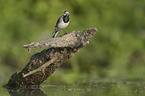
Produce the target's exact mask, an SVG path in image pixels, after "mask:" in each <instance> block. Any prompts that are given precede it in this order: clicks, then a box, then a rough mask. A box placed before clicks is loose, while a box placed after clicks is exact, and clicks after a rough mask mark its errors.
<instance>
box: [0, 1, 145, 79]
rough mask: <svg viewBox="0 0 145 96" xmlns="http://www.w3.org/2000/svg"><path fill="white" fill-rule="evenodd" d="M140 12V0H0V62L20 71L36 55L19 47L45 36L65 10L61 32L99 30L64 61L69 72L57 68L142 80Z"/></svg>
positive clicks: (143, 35)
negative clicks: (65, 22)
mask: <svg viewBox="0 0 145 96" xmlns="http://www.w3.org/2000/svg"><path fill="white" fill-rule="evenodd" d="M144 9H145V2H144V0H13V1H12V0H6V1H5V0H1V1H0V45H1V47H0V64H4V65H8V66H11V67H12V69H18V68H21V69H22V68H23V67H24V66H25V65H26V64H27V63H28V61H29V59H30V57H31V55H32V54H34V53H36V52H38V51H37V50H33V52H32V53H31V54H29V53H28V52H27V50H25V49H23V48H22V45H24V44H27V43H30V42H33V41H38V40H41V39H46V38H49V37H51V35H52V33H53V30H54V26H55V23H56V21H57V19H58V17H59V16H60V15H62V13H63V11H65V10H67V11H69V12H70V14H71V16H70V20H71V21H70V25H69V26H68V27H67V28H66V29H65V30H66V31H67V32H71V31H73V30H76V31H77V30H83V29H87V28H91V27H97V28H98V30H99V31H98V33H96V35H95V36H94V37H93V38H92V39H91V41H90V44H89V45H88V46H86V47H85V48H83V49H82V50H80V52H79V53H78V54H76V56H75V57H73V58H72V59H71V60H70V61H69V62H67V63H70V65H71V66H70V67H71V68H70V67H67V66H68V64H64V65H63V67H62V68H66V69H67V70H68V71H70V72H69V73H70V74H72V73H71V72H73V73H74V74H78V73H87V74H88V73H89V74H93V75H96V77H108V78H121V79H145V77H144V75H143V74H144V73H145V71H144V68H145V65H144V64H145V60H144V58H145V51H144V48H145V45H144V42H145V30H144V29H145V22H144V21H145V18H144V16H145V12H144V11H145V10H144ZM62 34H63V31H61V32H60V33H59V35H62ZM39 51H40V50H39ZM2 71H3V70H2ZM74 74H73V75H72V76H73V77H75V76H74ZM76 77H77V76H76Z"/></svg>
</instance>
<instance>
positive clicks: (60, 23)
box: [52, 11, 70, 38]
mask: <svg viewBox="0 0 145 96" xmlns="http://www.w3.org/2000/svg"><path fill="white" fill-rule="evenodd" d="M69 16H70V13H69V12H68V11H64V12H63V15H62V16H60V17H59V19H58V20H57V22H56V26H55V30H54V32H53V34H52V38H55V37H56V35H57V34H58V32H59V31H60V29H64V28H65V27H67V26H68V25H69V22H70V19H69ZM65 33H66V32H65Z"/></svg>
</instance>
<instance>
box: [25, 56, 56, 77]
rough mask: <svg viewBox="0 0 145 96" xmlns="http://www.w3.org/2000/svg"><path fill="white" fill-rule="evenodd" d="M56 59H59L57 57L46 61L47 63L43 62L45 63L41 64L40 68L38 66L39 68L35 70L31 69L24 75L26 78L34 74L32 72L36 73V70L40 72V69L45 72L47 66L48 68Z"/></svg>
mask: <svg viewBox="0 0 145 96" xmlns="http://www.w3.org/2000/svg"><path fill="white" fill-rule="evenodd" d="M56 59H57V57H55V58H53V59H51V60H50V61H48V62H46V63H45V64H43V65H42V66H40V67H39V68H37V69H35V70H33V71H30V72H29V73H27V74H24V75H23V77H24V78H25V77H27V76H29V75H32V74H34V73H36V72H38V71H42V72H43V73H44V70H45V68H46V67H47V66H49V65H50V64H51V63H53V62H54V61H55V60H56Z"/></svg>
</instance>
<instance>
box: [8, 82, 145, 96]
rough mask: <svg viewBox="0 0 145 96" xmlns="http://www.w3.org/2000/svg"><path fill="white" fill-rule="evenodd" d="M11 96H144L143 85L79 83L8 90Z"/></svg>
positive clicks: (136, 83) (144, 86)
mask: <svg viewBox="0 0 145 96" xmlns="http://www.w3.org/2000/svg"><path fill="white" fill-rule="evenodd" d="M8 92H9V94H10V95H11V96H145V83H144V82H140V81H133V82H132V81H125V82H84V83H83V82H79V83H75V84H66V85H64V84H59V85H48V84H44V85H41V86H40V89H39V88H35V87H34V88H33V89H31V88H28V89H17V90H8Z"/></svg>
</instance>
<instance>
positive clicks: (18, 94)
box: [8, 89, 47, 96]
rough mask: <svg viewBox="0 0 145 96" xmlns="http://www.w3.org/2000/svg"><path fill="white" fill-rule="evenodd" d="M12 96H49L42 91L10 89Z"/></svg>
mask: <svg viewBox="0 0 145 96" xmlns="http://www.w3.org/2000/svg"><path fill="white" fill-rule="evenodd" d="M8 92H9V94H10V96H47V95H46V94H44V93H43V92H42V91H41V90H40V89H8Z"/></svg>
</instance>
